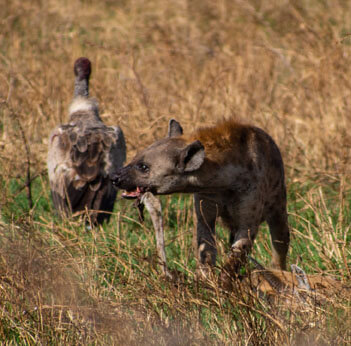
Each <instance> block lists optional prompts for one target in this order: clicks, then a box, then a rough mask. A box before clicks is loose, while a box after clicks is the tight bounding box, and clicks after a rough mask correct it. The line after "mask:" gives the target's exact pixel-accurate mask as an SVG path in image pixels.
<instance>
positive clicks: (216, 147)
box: [111, 119, 289, 271]
mask: <svg viewBox="0 0 351 346" xmlns="http://www.w3.org/2000/svg"><path fill="white" fill-rule="evenodd" d="M111 179H112V180H113V183H114V184H115V185H116V186H118V188H121V189H124V190H126V192H125V194H124V196H125V197H130V198H131V197H134V198H138V197H140V195H142V194H143V192H146V191H150V192H152V193H154V194H159V195H161V194H172V193H179V192H183V193H193V194H194V200H195V210H196V216H197V242H196V250H197V255H198V259H199V262H200V267H202V268H205V267H206V264H209V265H214V264H215V261H216V254H217V250H216V241H215V224H216V220H217V218H218V217H220V218H221V219H222V220H223V223H224V225H225V226H226V227H227V228H228V229H229V231H230V240H231V243H232V248H231V249H232V250H231V255H230V256H229V260H228V261H227V264H226V266H225V268H226V269H227V270H228V271H232V270H233V271H237V269H238V267H239V265H240V263H241V262H242V261H243V260H244V258H245V257H246V254H247V253H248V252H249V251H250V249H251V247H252V243H253V241H254V239H255V237H256V235H257V232H258V228H259V225H260V224H261V223H262V222H263V221H267V223H268V225H269V229H270V234H271V239H272V245H273V246H272V248H273V257H272V265H273V267H276V268H281V269H285V268H286V256H287V252H288V247H289V228H288V223H287V210H286V188H285V181H284V166H283V161H282V157H281V154H280V152H279V149H278V147H277V145H276V144H275V143H274V141H273V139H272V138H271V137H270V136H269V135H268V134H267V133H266V132H264V131H263V130H261V129H259V128H257V127H254V126H250V125H245V124H241V123H238V122H236V121H234V120H228V121H222V122H219V123H218V124H217V125H216V126H213V127H205V128H200V129H198V130H197V131H195V132H193V133H192V134H190V135H183V130H182V127H181V126H180V124H179V123H178V122H177V121H175V120H173V119H172V120H171V121H170V123H169V129H168V136H167V137H166V138H164V139H161V140H159V141H156V142H155V143H153V144H152V145H151V146H149V147H148V148H146V149H144V150H143V151H141V152H140V153H138V154H137V155H136V156H135V158H134V159H133V160H132V161H131V162H130V163H129V164H128V165H127V166H125V167H123V168H122V169H119V170H117V171H115V172H114V173H113V174H112V175H111Z"/></svg>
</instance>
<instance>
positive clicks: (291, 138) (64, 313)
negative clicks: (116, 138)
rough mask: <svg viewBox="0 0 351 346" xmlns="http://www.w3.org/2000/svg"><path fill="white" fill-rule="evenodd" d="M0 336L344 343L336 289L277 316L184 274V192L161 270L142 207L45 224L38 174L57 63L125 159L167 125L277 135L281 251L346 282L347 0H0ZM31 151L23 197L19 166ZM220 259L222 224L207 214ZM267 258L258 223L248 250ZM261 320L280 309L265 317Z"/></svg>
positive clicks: (57, 110) (170, 206)
mask: <svg viewBox="0 0 351 346" xmlns="http://www.w3.org/2000/svg"><path fill="white" fill-rule="evenodd" d="M0 8H1V12H0V23H1V24H0V28H1V30H0V196H1V199H0V208H1V209H0V212H1V215H0V216H1V223H0V230H1V238H0V242H1V245H0V246H1V255H0V261H1V265H0V307H1V309H0V322H1V323H0V339H1V340H2V341H4V342H7V343H19V344H37V343H42V344H46V343H54V344H63V343H70V344H80V343H82V344H87V343H88V344H106V343H107V344H109V343H110V344H128V345H129V344H130V345H135V344H147V345H148V344H156V345H159V344H167V345H189V344H277V343H284V344H297V345H303V344H306V345H312V344H313V342H314V344H315V345H324V344H326V345H327V344H338V345H341V344H347V343H349V342H351V333H350V326H351V320H350V299H349V298H350V297H347V298H345V299H343V300H342V301H341V302H339V301H336V300H335V301H334V302H329V303H328V304H325V306H319V307H318V309H317V308H316V309H315V310H314V311H307V312H306V311H303V309H301V311H298V312H294V311H292V310H291V311H285V310H284V309H283V308H281V307H274V308H272V307H268V306H266V305H265V303H264V301H261V300H260V299H253V298H252V300H250V301H247V300H246V299H247V298H246V297H245V295H241V294H239V293H238V294H231V295H230V294H225V293H223V292H220V290H219V289H218V287H212V288H211V289H208V288H206V287H204V286H203V285H201V284H200V283H198V282H197V281H196V279H195V277H194V270H195V259H194V254H193V251H192V247H191V242H192V229H193V206H192V199H191V197H189V196H186V195H182V196H172V197H162V204H163V208H164V220H165V231H166V244H167V249H166V251H167V257H168V261H169V266H170V267H171V269H173V270H177V271H179V272H181V273H182V274H179V275H180V277H179V282H178V283H176V284H175V283H170V282H167V281H165V280H163V279H162V278H161V277H160V275H159V273H158V270H159V268H158V266H157V256H156V249H155V242H154V233H153V230H152V227H151V223H150V220H149V219H148V218H147V220H146V222H145V224H143V225H141V224H140V223H139V221H138V217H137V212H136V210H135V208H134V207H133V206H132V204H131V203H130V202H129V201H124V200H120V198H119V199H118V202H117V204H116V208H115V212H114V215H113V216H112V218H111V222H110V224H108V225H104V227H103V228H101V229H96V230H93V231H91V232H87V231H86V230H85V229H84V225H81V224H79V222H78V221H77V220H66V221H61V220H59V219H58V218H57V217H56V216H55V214H54V211H53V209H52V203H51V199H50V192H49V187H48V180H47V174H46V152H47V144H48V136H49V133H50V131H51V130H52V129H53V128H54V127H55V126H56V125H57V124H59V123H62V122H65V121H66V120H67V109H68V106H69V103H70V101H71V98H72V94H73V63H74V61H75V59H76V58H78V57H79V56H86V57H88V58H89V59H90V60H91V61H92V66H93V74H92V78H91V90H90V93H91V95H92V96H95V97H96V98H97V99H98V100H99V103H100V109H101V114H102V118H103V120H104V121H105V122H106V123H107V124H110V125H113V124H119V125H120V126H121V127H122V128H123V131H124V134H125V137H126V140H127V150H128V159H130V158H132V157H133V155H134V154H135V153H136V151H137V150H138V149H141V148H143V147H145V146H147V145H149V144H150V143H152V142H153V141H154V140H155V139H158V138H161V137H163V136H165V134H166V132H167V123H168V120H169V119H170V118H175V119H177V120H178V121H180V122H181V124H182V126H183V128H184V129H185V132H186V133H189V132H191V131H192V130H194V129H195V128H196V127H198V126H201V125H211V124H214V123H215V122H216V121H217V120H219V119H222V118H228V117H235V118H237V119H238V120H241V121H244V122H248V123H252V124H254V125H257V126H259V127H261V128H263V129H264V130H266V131H267V132H268V133H269V134H270V135H271V136H272V137H273V138H274V140H275V141H276V142H277V144H278V145H279V147H280V149H281V152H282V155H283V158H284V162H285V166H286V179H287V189H288V207H289V222H290V226H291V231H292V240H291V250H290V253H289V263H290V264H291V263H297V264H299V265H300V266H301V267H302V268H303V269H304V270H306V272H308V273H323V274H325V275H334V276H335V277H337V278H338V279H339V280H341V281H342V282H344V283H345V284H349V280H350V269H349V268H350V264H351V248H350V239H351V235H350V224H351V206H350V203H351V187H350V172H351V170H350V168H351V150H350V149H351V135H350V130H349V129H350V125H351V87H350V76H351V63H350V62H351V16H350V14H351V3H350V2H349V1H343V0H338V1H331V0H309V1H307V0H301V1H293V0H287V1H278V0H273V1H266V0H248V1H242V0H234V1H232V0H231V1H229V0H219V1H216V2H213V1H210V0H202V1H198V0H193V1H189V0H177V1H173V2H166V1H161V0H149V1H144V0H130V1H127V0H124V1H112V0H105V1H96V0H85V1H77V0H71V1H66V0H61V1H57V0H56V1H54V0H48V1H41V0H31V1H29V0H25V1H19V0H11V1H6V0H0ZM28 158H30V178H31V179H32V180H31V188H32V200H33V205H30V204H29V203H28V196H27V189H26V186H25V185H26V179H27V170H28ZM218 244H219V255H218V265H220V264H221V263H223V261H224V259H225V254H226V251H227V250H228V234H227V233H226V232H225V231H224V230H222V228H221V226H219V227H218ZM253 255H254V257H255V258H256V259H257V260H259V261H261V262H262V263H264V264H266V265H267V264H268V263H269V260H270V239H269V234H268V230H267V227H266V226H265V225H263V226H262V227H261V232H260V235H259V237H258V239H257V242H256V244H255V249H254V251H253ZM271 316H279V318H280V321H283V322H279V321H276V320H274V321H273V320H272V317H271Z"/></svg>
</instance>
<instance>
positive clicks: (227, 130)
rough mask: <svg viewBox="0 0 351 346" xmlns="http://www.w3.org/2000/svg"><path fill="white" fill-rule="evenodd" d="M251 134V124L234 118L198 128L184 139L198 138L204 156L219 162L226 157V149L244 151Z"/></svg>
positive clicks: (193, 139)
mask: <svg viewBox="0 0 351 346" xmlns="http://www.w3.org/2000/svg"><path fill="white" fill-rule="evenodd" d="M252 135H253V128H252V126H250V125H247V124H241V123H239V122H236V121H235V120H224V121H221V122H219V123H217V124H216V125H215V126H209V127H201V128H199V129H198V130H196V131H195V132H193V133H192V134H191V135H189V136H188V137H187V138H186V141H189V142H192V141H195V140H199V141H200V142H201V143H202V145H203V146H204V147H205V152H206V157H207V158H208V159H209V160H211V161H216V162H220V161H223V160H226V159H227V158H228V155H227V154H228V151H232V152H237V153H239V152H243V151H246V150H247V146H248V145H249V142H250V137H251V136H252Z"/></svg>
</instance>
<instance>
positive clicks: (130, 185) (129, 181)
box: [109, 166, 136, 190]
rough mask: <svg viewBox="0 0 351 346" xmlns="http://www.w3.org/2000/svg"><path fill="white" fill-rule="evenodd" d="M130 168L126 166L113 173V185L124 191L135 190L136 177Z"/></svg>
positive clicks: (111, 177) (111, 178) (111, 176)
mask: <svg viewBox="0 0 351 346" xmlns="http://www.w3.org/2000/svg"><path fill="white" fill-rule="evenodd" d="M132 173H133V172H132V170H131V169H130V166H126V167H123V168H120V169H117V170H115V171H114V172H111V173H110V175H109V177H110V180H111V181H112V184H113V185H114V186H115V187H116V188H118V189H122V190H135V189H136V184H135V182H134V175H133V174H132Z"/></svg>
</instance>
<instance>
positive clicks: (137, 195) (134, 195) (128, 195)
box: [122, 186, 142, 199]
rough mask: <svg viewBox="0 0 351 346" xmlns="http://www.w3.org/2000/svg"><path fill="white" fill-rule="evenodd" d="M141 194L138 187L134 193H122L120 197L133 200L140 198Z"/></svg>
mask: <svg viewBox="0 0 351 346" xmlns="http://www.w3.org/2000/svg"><path fill="white" fill-rule="evenodd" d="M141 194H142V191H141V189H140V187H139V186H138V187H137V188H136V189H135V190H134V191H124V192H123V193H122V197H123V198H130V199H132V198H133V199H134V198H140V197H141Z"/></svg>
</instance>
